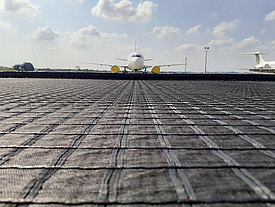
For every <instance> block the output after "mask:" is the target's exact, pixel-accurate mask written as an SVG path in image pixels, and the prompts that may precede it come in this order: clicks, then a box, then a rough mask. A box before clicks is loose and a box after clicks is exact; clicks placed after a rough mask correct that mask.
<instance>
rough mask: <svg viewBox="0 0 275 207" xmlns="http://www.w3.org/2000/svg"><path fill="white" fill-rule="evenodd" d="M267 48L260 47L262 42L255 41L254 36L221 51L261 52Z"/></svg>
mask: <svg viewBox="0 0 275 207" xmlns="http://www.w3.org/2000/svg"><path fill="white" fill-rule="evenodd" d="M266 49H267V46H265V45H262V42H261V41H260V40H259V39H256V38H255V37H254V36H251V37H248V38H246V39H244V40H242V41H240V42H236V43H234V44H232V45H231V46H229V47H225V48H223V49H222V50H227V51H233V52H236V50H237V51H262V50H266Z"/></svg>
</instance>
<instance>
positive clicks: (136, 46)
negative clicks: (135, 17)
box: [135, 40, 137, 52]
mask: <svg viewBox="0 0 275 207" xmlns="http://www.w3.org/2000/svg"><path fill="white" fill-rule="evenodd" d="M136 51H137V41H136V40H135V52H136Z"/></svg>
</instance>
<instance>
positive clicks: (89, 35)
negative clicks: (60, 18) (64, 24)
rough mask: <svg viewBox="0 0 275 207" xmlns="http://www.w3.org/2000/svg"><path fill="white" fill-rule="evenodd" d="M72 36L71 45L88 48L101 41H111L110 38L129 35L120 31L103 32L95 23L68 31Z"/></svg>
mask: <svg viewBox="0 0 275 207" xmlns="http://www.w3.org/2000/svg"><path fill="white" fill-rule="evenodd" d="M67 35H69V36H70V38H71V41H70V43H69V46H70V47H74V48H78V49H87V48H89V47H92V46H93V45H94V44H96V43H97V42H100V41H104V40H105V41H109V40H110V39H114V38H115V39H118V38H126V37H128V36H127V35H126V34H125V33H124V34H122V35H119V34H118V33H111V34H108V33H102V32H100V31H98V30H97V28H96V27H94V26H93V25H89V26H88V27H83V28H81V29H79V30H78V31H76V32H73V33H67Z"/></svg>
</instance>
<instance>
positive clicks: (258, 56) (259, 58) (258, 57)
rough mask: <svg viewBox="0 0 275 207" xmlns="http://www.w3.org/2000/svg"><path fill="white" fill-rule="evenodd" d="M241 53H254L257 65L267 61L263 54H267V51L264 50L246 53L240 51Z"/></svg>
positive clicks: (247, 53)
mask: <svg viewBox="0 0 275 207" xmlns="http://www.w3.org/2000/svg"><path fill="white" fill-rule="evenodd" d="M238 54H239V55H254V57H255V60H256V63H257V65H258V64H260V63H262V62H265V60H264V58H263V56H262V55H267V54H266V53H262V52H246V53H238Z"/></svg>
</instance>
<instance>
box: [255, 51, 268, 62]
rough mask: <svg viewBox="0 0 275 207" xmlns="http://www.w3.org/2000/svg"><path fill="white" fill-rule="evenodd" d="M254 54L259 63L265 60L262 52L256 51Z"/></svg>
mask: <svg viewBox="0 0 275 207" xmlns="http://www.w3.org/2000/svg"><path fill="white" fill-rule="evenodd" d="M254 56H255V60H256V63H257V65H258V64H260V63H262V62H265V60H264V59H263V56H262V53H261V52H255V53H254Z"/></svg>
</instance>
